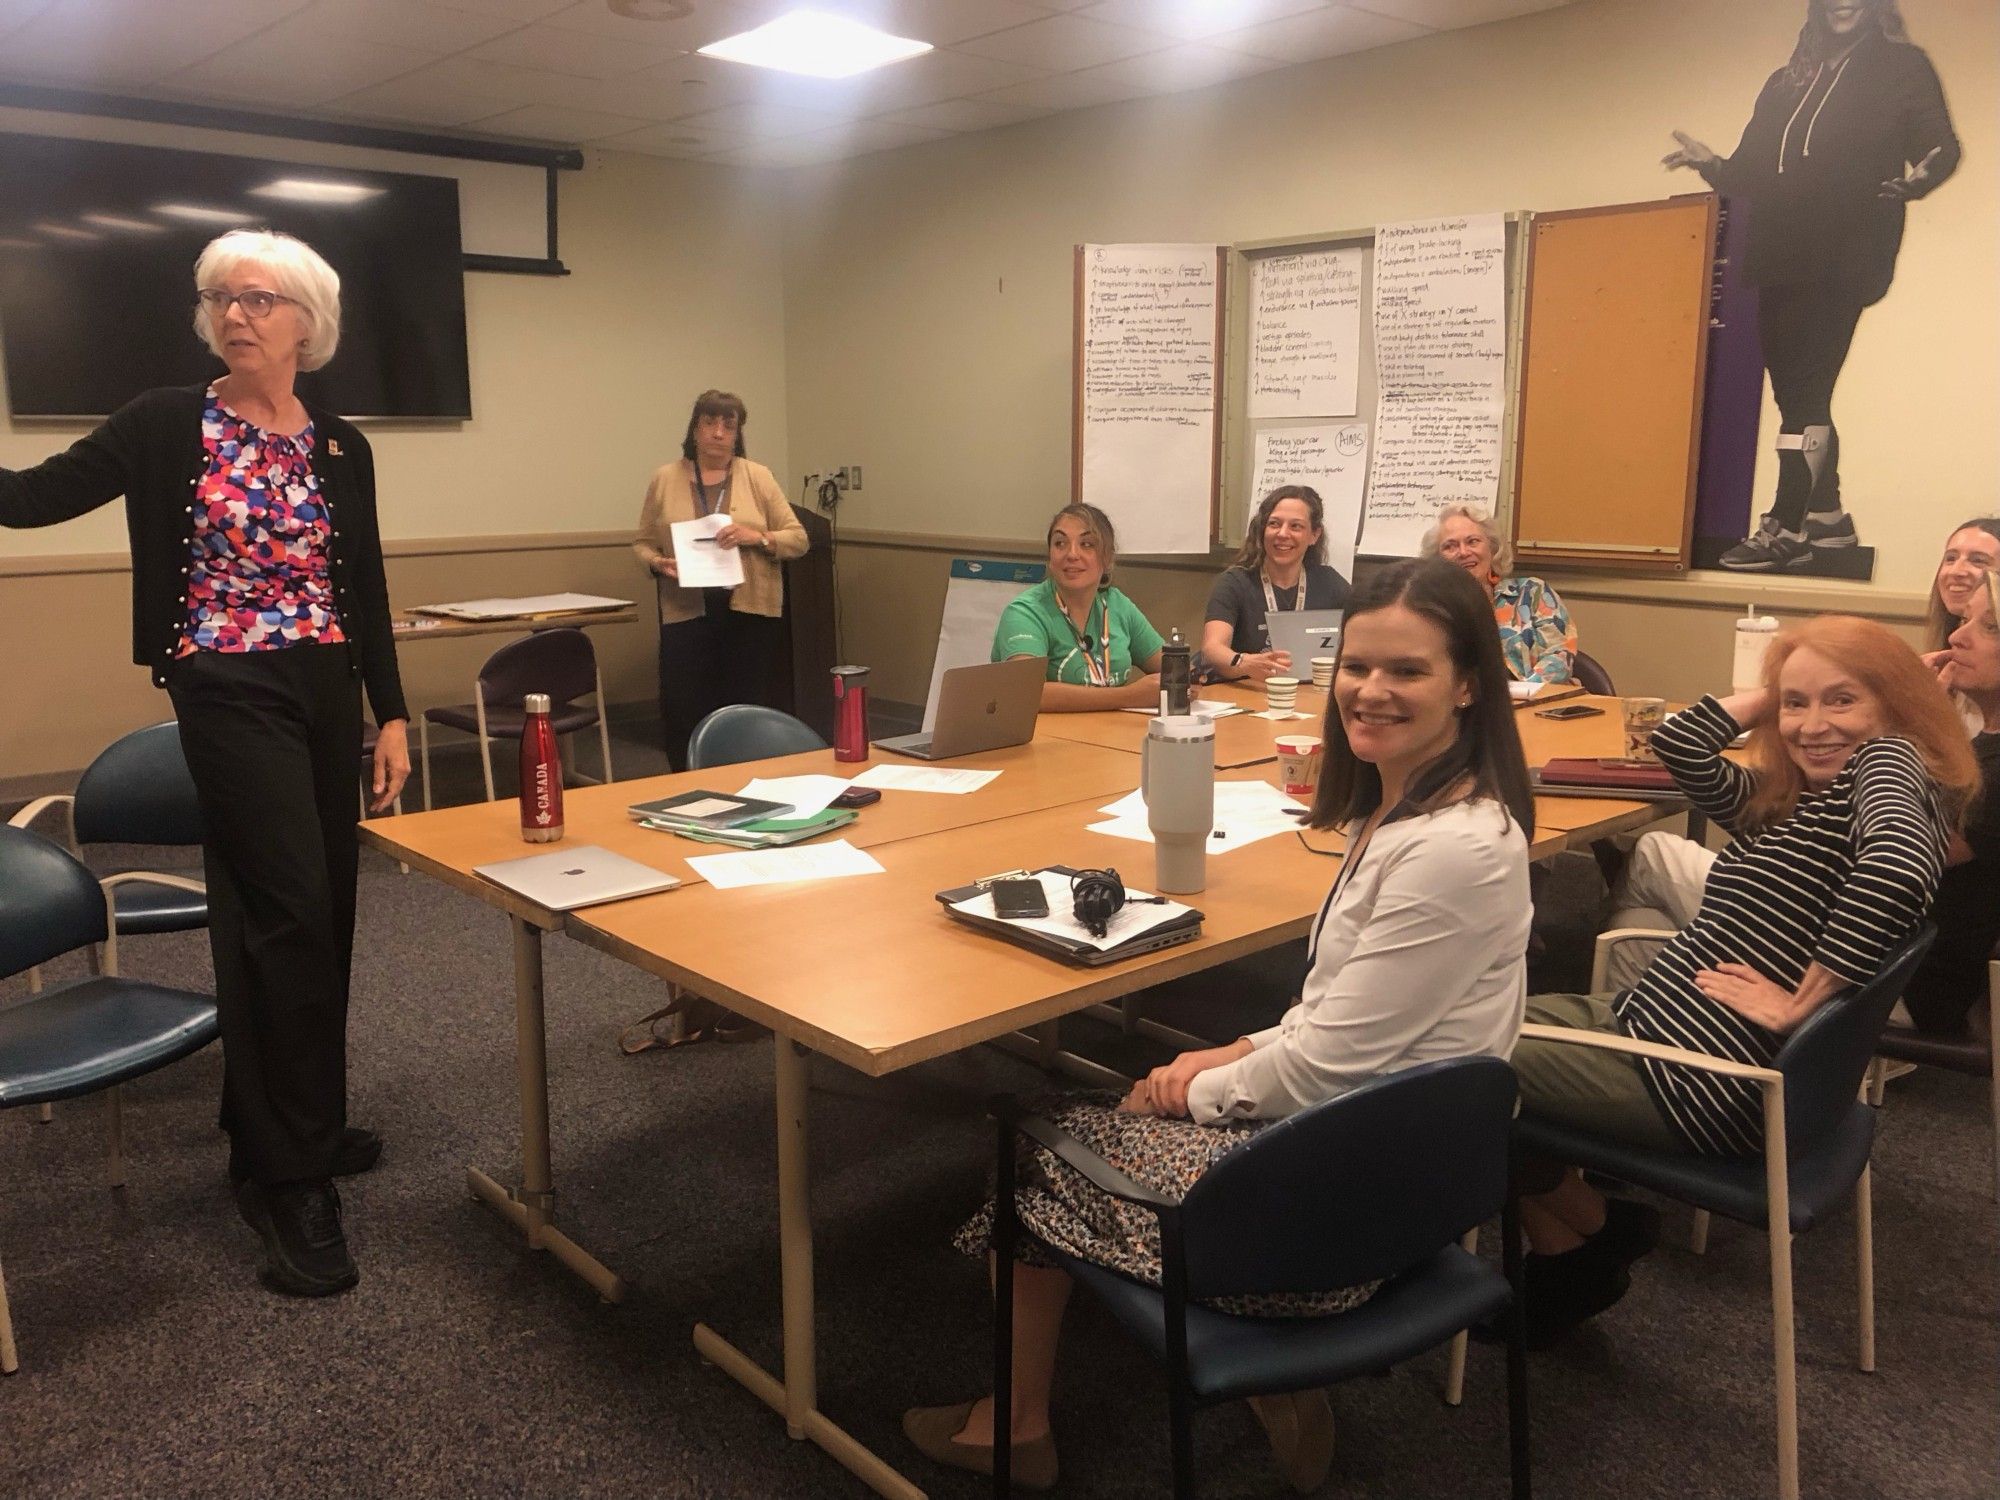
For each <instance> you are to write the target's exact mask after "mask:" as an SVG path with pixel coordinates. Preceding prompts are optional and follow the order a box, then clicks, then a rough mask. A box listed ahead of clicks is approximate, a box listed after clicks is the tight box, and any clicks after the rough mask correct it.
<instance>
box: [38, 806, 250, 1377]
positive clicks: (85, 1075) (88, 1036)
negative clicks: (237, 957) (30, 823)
mask: <svg viewBox="0 0 2000 1500" xmlns="http://www.w3.org/2000/svg"><path fill="white" fill-rule="evenodd" d="M83 947H89V948H90V950H91V967H92V969H93V971H94V972H93V974H92V977H90V978H88V979H81V980H77V981H75V982H74V983H70V984H64V985H59V986H55V987H53V988H48V989H43V990H40V991H37V992H36V993H34V994H31V995H28V996H26V997H25V998H23V999H20V1000H16V1001H13V1002H12V1003H10V1004H7V1005H0V1109H16V1108H19V1107H21V1106H23V1105H37V1104H47V1103H50V1102H52V1101H54V1100H57V1099H74V1098H77V1097H79V1096H81V1095H84V1094H98V1093H101V1094H103V1095H104V1100H105V1121H106V1124H107V1126H108V1128H109V1136H110V1182H111V1186H113V1187H118V1186H121V1185H122V1184H123V1183H124V1181H125V1166H124V1140H123V1118H122V1115H121V1114H120V1108H119V1105H120V1099H119V1086H120V1085H121V1084H123V1083H125V1082H126V1081H128V1080H129V1079H133V1078H137V1077H139V1076H141V1075H142V1074H145V1073H150V1072H152V1071H153V1070H154V1069H155V1068H163V1067H165V1066H166V1065H167V1064H168V1063H172V1062H178V1061H179V1060H180V1059H181V1058H183V1057H186V1056H188V1055H189V1054H190V1053H193V1052H198V1051H200V1050H201V1049H202V1048H203V1047H206V1046H207V1045H208V1044H209V1043H210V1042H212V1041H214V1040H215V1037H216V1019H215V1001H214V1000H213V999H212V998H211V997H209V996H207V995H196V994H192V993H190V992H189V991H186V990H177V989H169V988H167V987H166V986H165V985H158V984H148V983H146V982H144V981H142V980H136V979H123V978H120V977H119V974H118V940H117V936H116V934H115V933H114V932H113V930H112V927H111V921H110V896H109V893H108V892H107V891H106V890H105V888H104V887H103V886H101V885H100V884H99V883H98V881H97V879H96V877H95V876H93V875H92V874H91V873H90V871H89V870H87V869H85V868H84V866H83V864H82V862H81V861H79V860H78V859H77V858H76V857H75V856H74V855H72V854H70V853H69V852H68V851H67V850H65V849H62V848H60V847H58V846H57V845H55V844H52V843H50V842H49V841H48V840H47V839H44V838H41V837H40V836H38V835H36V834H33V833H29V832H28V831H26V830H25V829H20V828H7V827H0V979H8V978H12V977H13V976H14V975H16V974H20V973H23V972H25V971H26V970H29V969H32V968H35V967H37V966H38V965H41V964H44V963H47V962H48V961H49V960H50V959H53V958H57V957H60V956H61V955H62V954H65V953H68V952H71V951H72V950H74V949H77V948H83ZM18 1367H19V1359H18V1356H17V1354H16V1351H15V1347H14V1327H13V1323H12V1322H11V1320H10V1319H9V1317H8V1312H7V1288H6V1282H5V1279H4V1276H0V1373H9V1374H11V1373H12V1372H13V1371H14V1370H15V1369H17V1368H18Z"/></svg>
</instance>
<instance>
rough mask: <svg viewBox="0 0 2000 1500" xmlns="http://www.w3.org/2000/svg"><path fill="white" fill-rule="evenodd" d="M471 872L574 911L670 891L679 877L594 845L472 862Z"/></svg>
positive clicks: (553, 907) (548, 906)
mask: <svg viewBox="0 0 2000 1500" xmlns="http://www.w3.org/2000/svg"><path fill="white" fill-rule="evenodd" d="M472 873H473V874H475V875H480V876H484V877H485V878H486V879H488V880H490V881H492V882H493V883H494V884H495V885H504V886H505V887H506V888H507V889H508V890H510V891H513V892H515V893H516V894H517V895H522V896H526V897H527V898H528V899H529V900H530V901H532V902H534V903H535V905H537V906H539V907H541V908H543V909H544V910H545V911H574V910H576V908H577V907H579V906H597V905H600V904H602V903H603V902H606V901H624V900H626V899H628V898H629V897H632V896H650V895H651V894H652V893H653V892H655V891H670V890H672V889H673V888H674V887H675V886H677V885H679V884H680V879H679V877H677V876H674V875H668V874H666V873H665V872H664V871H661V870H656V869H654V868H653V867H652V866H651V865H642V864H640V863H639V862H638V861H637V860H635V859H627V858H626V857H625V856H624V855H622V854H613V853H612V852H611V851H610V850H609V849H600V848H598V847H597V845H595V844H576V845H573V846H571V847H567V848H559V849H557V850H555V851H554V852H553V853H550V854H530V855H528V856H527V857H526V858H525V859H503V860H501V861H500V862H499V863H498V864H491V865H474V866H473V867H472Z"/></svg>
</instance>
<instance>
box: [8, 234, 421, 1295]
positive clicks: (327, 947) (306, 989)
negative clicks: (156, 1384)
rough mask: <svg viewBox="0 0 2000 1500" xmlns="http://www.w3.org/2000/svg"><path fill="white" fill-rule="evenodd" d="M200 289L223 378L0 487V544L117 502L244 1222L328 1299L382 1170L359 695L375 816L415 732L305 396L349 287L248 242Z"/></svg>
mask: <svg viewBox="0 0 2000 1500" xmlns="http://www.w3.org/2000/svg"><path fill="white" fill-rule="evenodd" d="M195 287H196V292H197V298H196V300H197V308H196V312H195V331H196V332H197V333H198V334H200V335H201V337H202V338H203V340H204V341H205V342H206V343H207V344H208V346H209V349H210V350H211V351H212V352H213V353H214V354H215V355H216V357H217V358H218V359H220V360H221V361H222V363H223V364H224V365H225V366H226V367H227V373H226V374H223V375H221V376H220V377H218V378H217V379H215V380H214V381H212V382H211V383H210V384H209V385H207V386H206V387H194V388H192V389H177V390H155V391H148V392H146V393H145V394H143V395H141V396H139V397H137V398H136V399H135V400H133V401H132V402H130V403H128V404H127V405H126V406H125V407H123V408H121V409H120V410H119V411H118V412H116V413H114V414H113V415H112V416H111V417H110V418H109V419H108V420H107V421H105V423H104V424H103V425H102V426H100V427H99V428H98V429H97V430H96V431H95V432H93V433H91V434H90V435H89V436H88V437H86V438H84V439H82V440H81V441H80V442H78V443H76V444H74V445H73V446H72V447H71V448H70V449H69V450H68V451H67V452H65V453H59V454H57V455H56V456H55V457H53V458H51V459H48V460H47V461H46V462H44V463H41V464H38V465H36V466H35V467H33V468H31V469H23V470H20V471H18V472H16V471H11V470H7V469H0V525H5V526H50V525H55V524H56V523H58V522H61V521H66V520H69V519H71V518H72V517H75V516H80V515H83V514H85V513H86V512H88V511H91V510H95V509H96V508H97V507H98V506H101V505H106V504H109V503H110V502H111V501H112V500H114V499H116V498H118V497H119V496H121V495H122V496H124V497H125V514H126V523H127V527H128V529H129V531H130V534H131V539H132V596H133V621H132V637H133V656H134V659H135V660H136V661H138V662H139V663H140V664H141V665H142V666H145V667H148V668H149V669H150V670H151V671H152V674H153V680H154V682H155V683H156V684H158V685H160V686H162V687H165V688H166V689H167V691H168V693H169V694H170V695H171V697H172V698H173V703H174V714H175V717H176V718H177V719H178V721H179V724H180V739H181V748H182V750H183V751H184V753H185V754H186V757H187V763H188V769H189V771H190V772H191V773H192V774H193V777H194V783H195V789H196V792H197V793H198V795H199V798H200V805H201V816H202V823H203V833H204V839H203V851H202V852H203V866H204V870H205V873H206V875H207V882H208V905H209V943H210V951H211V953H212V955H213V958H214V962H215V992H216V1009H217V1014H218V1019H219V1022H220V1028H221V1033H222V1048H223V1054H224V1060H225V1068H224V1071H223V1084H222V1125H223V1128H224V1129H225V1130H226V1131H228V1133H229V1142H230V1150H229V1172H230V1176H231V1178H232V1179H233V1180H234V1181H235V1183H236V1200H237V1205H238V1207H239V1208H240V1210H241V1212H242V1214H243V1217H244V1218H245V1219H246V1220H247V1221H248V1222H249V1223H250V1226H251V1227H252V1228H253V1229H255V1230H256V1231H257V1232H258V1234H259V1235H260V1237H261V1238H262V1239H263V1241H264V1247H265V1253H266V1257H267V1261H268V1265H267V1267H266V1272H267V1275H266V1280H267V1283H268V1284H269V1285H271V1286H272V1287H273V1288H274V1289H276V1290H278V1291H282V1292H286V1293H289V1294H292V1295H295V1296H323V1295H326V1294H328V1293H331V1292H340V1291H345V1290H346V1289H347V1288H348V1287H351V1286H353V1285H354V1284H355V1282H356V1281H357V1280H358V1279H359V1274H360V1273H359V1272H357V1271H356V1270H355V1267H354V1261H353V1259H352V1258H351V1257H350V1256H349V1254H348V1251H347V1241H346V1236H345V1234H344V1233H343V1231H342V1228H341V1219H340V1199H339V1196H338V1195H337V1194H336V1193H335V1191H334V1188H333V1182H332V1179H333V1178H334V1177H337V1176H345V1175H347V1174H349V1173H353V1172H360V1171H366V1170H367V1169H368V1168H369V1167H371V1166H373V1165H374V1163H375V1159H376V1158H377V1157H378V1156H379V1155H380V1154H381V1150H382V1143H381V1141H380V1140H378V1139H377V1138H376V1137H375V1136H374V1135H372V1134H371V1133H369V1132H368V1131H365V1130H358V1129H352V1128H350V1127H349V1126H348V1125H347V999H348V970H349V964H350V960H351V958H352V955H353V949H354V898H355V880H356V866H357V861H358V858H359V855H358V850H357V845H356V839H355V831H354V824H355V806H354V771H355V763H356V757H357V756H358V754H359V752H360V748H361V691H362V688H363V687H364V686H365V687H366V689H367V693H368V698H369V701H370V703H371V704H372V705H373V707H374V710H375V719H376V722H377V723H378V724H379V725H380V726H381V731H380V735H379V737H378V742H377V745H376V749H375V759H374V766H373V771H372V778H371V779H372V781H373V790H374V797H373V803H374V806H375V807H376V808H377V809H378V810H379V809H380V808H384V807H387V806H388V805H389V804H390V803H392V802H393V801H394V800H395V798H396V797H397V796H398V795H399V794H400V793H401V791H402V787H403V782H404V780H405V778H406V777H408V775H409V771H410V757H409V742H408V735H407V729H408V719H409V712H408V710H407V709H406V708H405V706H404V703H403V690H402V684H401V682H400V680H399V677H398V675H397V670H396V648H395V641H394V637H393V635H392V633H391V630H390V624H389V597H388V588H387V585H386V583H385V581H384V578H383V569H382V545H381V538H380V533H379V531H378V528H377V525H376V519H375V470H374V460H373V456H372V454H371V453H370V451H369V447H368V440H367V439H366V438H364V437H363V436H362V435H361V433H360V432H359V431H357V430H356V429H355V428H354V427H353V426H352V425H351V424H349V423H347V422H345V421H343V420H342V419H341V418H339V417H337V416H335V415H334V414H332V413H331V412H325V411H320V410H317V409H315V408H312V407H308V406H307V405H305V403H304V402H302V401H301V400H299V398H298V396H297V395H296V393H295V391H294V384H295V382H296V380H297V378H298V375H299V372H300V371H302V370H316V369H318V368H320V367H321V366H322V365H324V364H325V363H326V362H327V361H328V360H329V359H330V358H332V356H333V352H334V349H335V347H336V345H337V344H338V342H339V338H340V278H339V277H338V276H337V275H335V273H334V271H333V268H332V267H331V266H329V265H328V264H327V263H326V262H325V261H324V260H322V259H321V258H320V256H319V255H318V254H317V253H315V252H314V251H313V250H312V249H311V248H309V247H308V246H306V245H304V244H302V243H300V242H299V241H297V240H295V239H292V238H290V237H289V236H286V235H280V234H270V233H264V232H250V231H240V230H239V231H235V232H232V233H229V234H226V235H223V236H222V237H221V238H220V239H217V240H215V241H214V242H212V243H211V244H210V245H209V246H208V247H207V249H205V250H204V251H203V252H202V255H201V258H200V260H199V261H197V263H196V265H195Z"/></svg>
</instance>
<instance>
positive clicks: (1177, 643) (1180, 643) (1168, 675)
mask: <svg viewBox="0 0 2000 1500" xmlns="http://www.w3.org/2000/svg"><path fill="white" fill-rule="evenodd" d="M1193 681H1194V652H1193V650H1192V649H1191V648H1190V647H1189V646H1188V643H1187V642H1186V641H1185V640H1183V639H1181V633H1180V631H1179V630H1178V629H1176V630H1175V631H1174V633H1173V634H1172V635H1171V636H1169V637H1168V638H1167V643H1166V645H1164V646H1162V647H1161V648H1160V712H1161V713H1164V714H1176V715H1178V714H1185V713H1187V712H1188V704H1189V698H1190V693H1191V689H1192V685H1193Z"/></svg>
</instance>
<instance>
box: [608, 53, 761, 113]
mask: <svg viewBox="0 0 2000 1500" xmlns="http://www.w3.org/2000/svg"><path fill="white" fill-rule="evenodd" d="M616 81H617V83H618V85H619V86H620V87H621V88H625V89H641V88H651V89H657V90H659V99H660V104H659V111H658V117H659V118H660V119H663V120H678V119H681V118H682V117H684V116H686V115H693V114H700V113H701V112H702V111H703V110H707V109H714V108H716V107H717V106H719V105H724V104H738V103H744V102H747V101H750V100H753V99H756V98H758V97H759V93H760V91H761V90H762V89H763V88H764V86H765V75H764V73H763V70H761V69H758V68H746V67H743V66H742V65H741V64H739V63H728V62H721V61H719V60H717V59H716V58H713V57H703V56H702V55H701V54H700V53H698V52H689V53H687V54H685V55H683V56H681V57H676V58H671V59H669V60H668V61H666V62H663V63H658V64H655V65H654V66H653V67H650V68H641V69H640V70H639V71H638V72H636V73H631V74H628V75H627V76H625V77H624V78H620V79H618V80H616ZM629 112H630V113H634V114H636V113H639V111H636V110H633V111H629ZM648 117H649V118H650V117H651V113H650V112H649V113H648Z"/></svg>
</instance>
